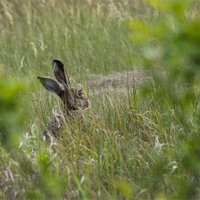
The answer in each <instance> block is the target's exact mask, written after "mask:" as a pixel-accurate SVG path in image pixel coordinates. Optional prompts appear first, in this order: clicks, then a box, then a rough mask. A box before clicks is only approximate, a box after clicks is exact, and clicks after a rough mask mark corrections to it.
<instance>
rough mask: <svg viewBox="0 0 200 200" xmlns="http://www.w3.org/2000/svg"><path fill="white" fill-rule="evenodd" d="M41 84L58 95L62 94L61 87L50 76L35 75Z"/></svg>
mask: <svg viewBox="0 0 200 200" xmlns="http://www.w3.org/2000/svg"><path fill="white" fill-rule="evenodd" d="M37 78H38V79H39V80H40V82H41V83H42V85H43V86H44V87H45V88H46V89H47V90H48V91H50V92H53V93H56V94H57V95H58V96H59V97H61V96H62V89H61V87H60V86H59V84H58V83H57V81H55V80H53V79H51V78H42V77H37Z"/></svg>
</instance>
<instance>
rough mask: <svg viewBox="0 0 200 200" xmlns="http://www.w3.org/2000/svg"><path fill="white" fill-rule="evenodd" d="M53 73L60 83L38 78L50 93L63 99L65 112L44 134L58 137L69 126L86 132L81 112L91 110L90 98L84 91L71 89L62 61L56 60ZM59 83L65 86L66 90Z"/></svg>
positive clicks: (49, 125) (58, 116)
mask: <svg viewBox="0 0 200 200" xmlns="http://www.w3.org/2000/svg"><path fill="white" fill-rule="evenodd" d="M53 71H54V75H55V77H56V79H57V81H58V82H57V81H55V80H53V79H51V78H41V77H38V79H40V82H41V83H42V85H43V86H44V87H45V88H46V89H47V90H48V91H50V92H54V93H56V94H57V95H58V96H59V97H60V98H61V99H62V102H63V111H62V114H57V115H56V116H55V118H54V119H53V120H52V121H51V122H50V123H49V124H48V125H47V128H46V129H45V131H44V132H43V134H44V135H47V133H51V134H53V135H54V136H58V135H59V133H60V132H62V131H63V130H64V129H65V128H67V126H70V128H72V129H74V130H75V129H77V128H78V129H79V130H81V131H83V132H85V131H86V127H85V123H84V117H83V116H82V113H81V110H85V109H87V108H89V106H90V101H89V98H88V97H87V96H86V95H85V94H84V93H83V92H82V90H79V89H75V88H71V86H70V81H69V78H68V76H67V72H66V70H65V68H64V65H63V64H62V63H61V62H60V61H57V60H54V62H53ZM59 83H60V84H62V85H63V86H64V90H63V89H62V88H61V87H60V84H59Z"/></svg>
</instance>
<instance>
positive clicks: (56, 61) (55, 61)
mask: <svg viewBox="0 0 200 200" xmlns="http://www.w3.org/2000/svg"><path fill="white" fill-rule="evenodd" d="M54 63H58V64H61V65H62V66H63V64H62V62H60V61H59V60H53V64H54Z"/></svg>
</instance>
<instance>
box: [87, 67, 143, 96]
mask: <svg viewBox="0 0 200 200" xmlns="http://www.w3.org/2000/svg"><path fill="white" fill-rule="evenodd" d="M144 77H145V75H144V72H143V71H142V70H138V69H135V70H133V71H125V72H122V73H114V74H109V75H107V76H102V75H94V74H92V75H91V76H90V80H89V81H88V86H89V92H90V93H93V92H94V91H97V92H105V91H108V90H114V89H115V90H117V89H120V90H123V89H126V88H127V87H135V88H138V85H140V84H141V83H142V82H144Z"/></svg>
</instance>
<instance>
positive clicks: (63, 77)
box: [53, 60, 70, 87]
mask: <svg viewBox="0 0 200 200" xmlns="http://www.w3.org/2000/svg"><path fill="white" fill-rule="evenodd" d="M53 72H54V75H55V77H56V79H57V81H58V82H59V83H61V84H62V85H64V86H65V87H70V82H69V78H68V75H67V71H66V70H65V68H64V65H63V64H62V63H61V62H60V61H59V60H54V61H53Z"/></svg>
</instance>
